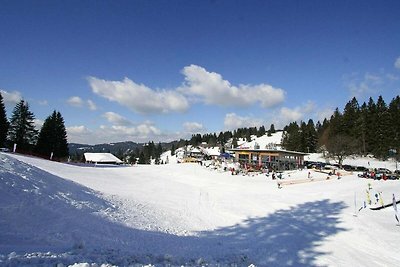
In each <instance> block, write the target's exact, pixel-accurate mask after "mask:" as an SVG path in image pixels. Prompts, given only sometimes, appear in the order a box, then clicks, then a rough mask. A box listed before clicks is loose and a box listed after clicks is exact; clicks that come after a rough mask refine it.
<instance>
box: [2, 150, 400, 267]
mask: <svg viewBox="0 0 400 267" xmlns="http://www.w3.org/2000/svg"><path fill="white" fill-rule="evenodd" d="M311 176H312V179H314V181H311V182H308V183H299V184H293V185H284V186H283V188H282V189H278V187H277V184H276V181H273V180H271V178H269V177H266V176H265V175H256V176H254V177H251V176H232V175H230V173H228V172H227V173H220V172H216V171H211V170H209V169H207V168H205V167H202V166H200V165H198V164H167V165H151V166H150V165H145V166H140V165H139V166H134V167H119V168H115V167H114V168H95V167H79V166H73V165H68V164H62V163H56V162H50V161H46V160H41V159H36V158H30V157H24V156H18V155H12V154H0V200H1V202H0V211H1V216H0V229H1V231H0V265H6V266H7V265H10V266H38V265H42V266H43V265H45V266H55V265H56V264H59V263H62V264H64V265H68V264H73V263H82V262H88V263H97V264H102V263H109V264H114V265H118V266H127V265H134V264H154V265H159V266H163V265H165V264H170V265H176V266H179V265H185V264H187V265H189V266H199V265H205V264H208V265H211V266H217V264H221V265H229V264H237V265H238V266H249V265H250V264H254V265H256V266H310V265H312V266H396V265H397V264H398V262H400V247H399V246H398V245H397V244H398V241H399V240H400V230H399V227H398V226H396V225H395V219H394V211H393V209H392V208H386V209H383V210H380V211H372V210H369V209H362V210H361V211H359V212H358V211H357V212H356V210H358V207H361V206H362V202H363V201H364V200H365V199H366V193H365V190H366V189H367V187H368V183H371V186H372V188H373V189H372V191H371V195H373V192H382V195H383V196H384V197H385V201H389V200H390V196H391V194H392V193H394V194H396V197H397V198H400V181H373V180H365V179H360V178H357V177H356V176H355V175H347V176H344V177H343V178H342V179H340V180H337V179H330V180H325V179H324V178H325V177H326V175H325V174H321V173H317V172H312V173H311ZM307 177H308V171H306V170H305V171H296V172H288V173H285V174H284V178H285V180H304V179H306V178H307ZM355 196H356V198H355ZM355 199H356V202H357V203H356V207H355V206H354V200H355ZM388 199H389V200H388ZM354 214H356V215H357V216H353V215H354Z"/></svg>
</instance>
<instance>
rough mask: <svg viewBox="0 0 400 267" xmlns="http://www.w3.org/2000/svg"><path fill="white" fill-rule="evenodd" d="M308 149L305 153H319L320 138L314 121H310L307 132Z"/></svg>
mask: <svg viewBox="0 0 400 267" xmlns="http://www.w3.org/2000/svg"><path fill="white" fill-rule="evenodd" d="M305 141H306V149H307V150H305V151H304V152H307V153H315V152H316V151H317V144H318V136H317V131H316V130H315V125H314V121H313V120H311V119H310V120H308V123H307V126H306V131H305Z"/></svg>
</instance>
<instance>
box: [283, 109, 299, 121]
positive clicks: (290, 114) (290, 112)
mask: <svg viewBox="0 0 400 267" xmlns="http://www.w3.org/2000/svg"><path fill="white" fill-rule="evenodd" d="M280 117H281V119H282V120H283V121H287V122H292V121H298V120H300V119H301V118H303V113H302V112H301V111H300V109H298V108H295V109H290V108H287V107H282V108H281V110H280Z"/></svg>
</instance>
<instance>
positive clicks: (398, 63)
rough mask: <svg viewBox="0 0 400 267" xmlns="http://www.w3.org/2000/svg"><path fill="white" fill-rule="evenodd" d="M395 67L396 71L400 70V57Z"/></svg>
mask: <svg viewBox="0 0 400 267" xmlns="http://www.w3.org/2000/svg"><path fill="white" fill-rule="evenodd" d="M394 66H395V68H396V69H400V57H398V58H397V59H396V61H395V62H394Z"/></svg>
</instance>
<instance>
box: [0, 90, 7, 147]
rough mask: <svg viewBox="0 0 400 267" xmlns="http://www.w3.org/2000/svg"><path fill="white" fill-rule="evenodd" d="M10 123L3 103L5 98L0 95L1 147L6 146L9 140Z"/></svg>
mask: <svg viewBox="0 0 400 267" xmlns="http://www.w3.org/2000/svg"><path fill="white" fill-rule="evenodd" d="M8 127H9V123H8V120H7V115H6V108H5V106H4V102H3V96H2V95H1V93H0V147H4V146H5V142H6V139H7V132H8Z"/></svg>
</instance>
